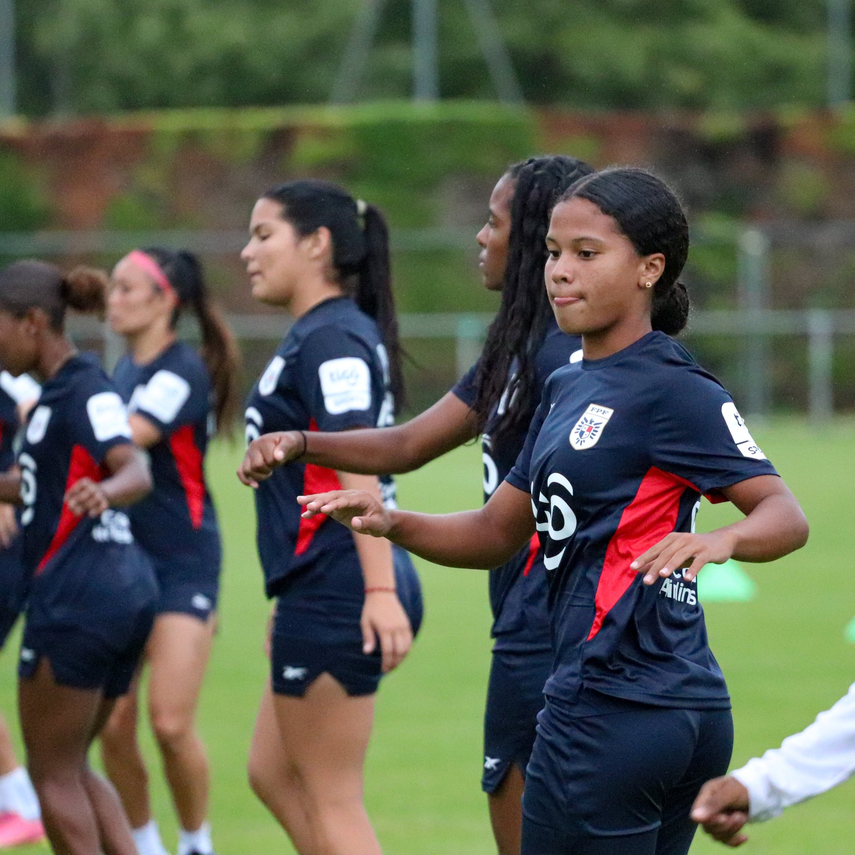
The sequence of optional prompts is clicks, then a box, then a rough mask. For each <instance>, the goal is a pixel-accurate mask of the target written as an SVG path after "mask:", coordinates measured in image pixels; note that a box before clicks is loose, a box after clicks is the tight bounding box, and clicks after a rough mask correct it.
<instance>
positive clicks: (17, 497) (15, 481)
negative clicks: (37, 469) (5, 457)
mask: <svg viewBox="0 0 855 855" xmlns="http://www.w3.org/2000/svg"><path fill="white" fill-rule="evenodd" d="M0 502H7V503H8V504H10V505H20V504H21V475H20V473H19V472H18V471H17V470H14V469H10V470H9V471H8V472H3V473H0Z"/></svg>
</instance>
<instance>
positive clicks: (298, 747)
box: [273, 674, 381, 855]
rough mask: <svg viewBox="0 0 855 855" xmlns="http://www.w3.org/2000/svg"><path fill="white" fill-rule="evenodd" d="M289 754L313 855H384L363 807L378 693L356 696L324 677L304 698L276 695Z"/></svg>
mask: <svg viewBox="0 0 855 855" xmlns="http://www.w3.org/2000/svg"><path fill="white" fill-rule="evenodd" d="M273 702H274V707H275V710H276V720H277V722H278V723H279V734H280V737H281V740H282V746H283V748H284V751H285V756H286V757H287V758H288V760H289V762H290V763H291V764H293V766H294V767H295V768H296V770H297V775H298V777H299V781H300V782H301V784H302V788H303V792H304V794H305V804H306V806H307V810H308V816H309V823H310V825H311V827H312V830H313V835H314V838H315V843H316V851H315V852H313V853H312V855H381V852H380V844H379V843H378V841H377V837H376V835H375V834H374V829H373V828H372V827H371V822H370V821H369V819H368V815H367V813H366V812H365V807H364V805H363V803H362V796H363V770H364V765H365V753H366V751H367V749H368V740H369V738H370V736H371V727H372V724H373V722H374V695H365V696H359V697H350V696H348V694H347V693H346V692H345V690H344V689H343V688H342V686H341V685H340V684H339V683H338V682H337V681H336V680H334V679H333V678H332V677H331V676H330V675H329V674H322V675H321V676H320V677H319V678H318V679H317V680H315V682H314V683H312V685H311V686H310V687H309V689H308V691H307V692H306V694H305V696H304V697H302V698H292V697H288V696H286V695H274V698H273Z"/></svg>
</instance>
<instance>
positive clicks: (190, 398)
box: [132, 365, 211, 437]
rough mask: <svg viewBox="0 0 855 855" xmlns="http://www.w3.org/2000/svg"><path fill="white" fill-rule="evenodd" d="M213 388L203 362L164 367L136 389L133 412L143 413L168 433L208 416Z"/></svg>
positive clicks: (198, 421)
mask: <svg viewBox="0 0 855 855" xmlns="http://www.w3.org/2000/svg"><path fill="white" fill-rule="evenodd" d="M210 388H211V385H210V381H209V379H208V375H207V372H206V371H205V370H204V369H203V368H202V366H201V365H200V366H198V367H197V366H188V365H182V366H174V367H173V368H168V369H167V368H161V369H160V370H159V371H156V372H155V373H154V374H153V375H152V376H151V379H150V380H149V381H148V383H146V384H145V386H143V387H142V388H141V389H140V390H139V391H138V392H137V393H135V395H134V398H133V402H132V403H133V407H132V412H134V413H137V414H139V415H141V416H144V417H145V418H146V419H148V421H150V422H151V423H152V424H153V425H154V426H155V427H156V428H157V429H158V430H159V431H160V432H161V434H163V436H164V437H166V436H169V435H170V434H171V433H173V431H176V430H178V428H180V427H182V426H183V425H188V424H190V425H195V424H199V423H200V422H204V421H205V420H206V419H207V417H208V412H209V410H210V400H209V399H210Z"/></svg>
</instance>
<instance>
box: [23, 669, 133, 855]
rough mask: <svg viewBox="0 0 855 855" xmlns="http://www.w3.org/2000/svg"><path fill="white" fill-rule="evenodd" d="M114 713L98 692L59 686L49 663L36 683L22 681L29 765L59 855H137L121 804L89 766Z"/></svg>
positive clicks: (24, 730) (45, 819) (51, 839)
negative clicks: (90, 751)
mask: <svg viewBox="0 0 855 855" xmlns="http://www.w3.org/2000/svg"><path fill="white" fill-rule="evenodd" d="M111 707H112V702H109V701H105V700H104V698H103V697H102V695H101V693H100V692H99V691H90V690H83V689H72V688H69V687H67V686H59V685H57V683H56V682H55V681H54V679H53V674H52V673H51V670H50V665H49V663H48V661H47V659H45V658H43V659H42V661H41V662H40V663H39V667H38V669H37V670H36V673H35V675H34V676H33V677H31V678H29V679H26V680H21V681H19V685H18V709H19V712H20V716H21V728H22V731H23V734H24V743H25V745H26V748H27V763H28V766H29V770H30V777H31V778H32V780H33V784H34V785H35V788H36V792H37V793H38V795H39V801H40V802H41V805H42V820H43V822H44V825H45V830H46V832H47V835H48V838H49V839H50V843H51V847H52V849H53V851H54V853H55V855H100V853H101V852H106V853H108V855H135V853H136V847H135V846H134V842H133V838H132V837H131V831H130V827H129V826H128V823H127V819H126V818H125V814H124V811H123V810H122V806H121V804H120V803H119V800H118V798H117V797H116V796H115V793H114V792H113V790H112V788H110V787H108V786H107V785H106V784H105V783H104V782H101V784H102V786H99V784H98V783H97V780H98V779H97V778H96V776H95V775H94V773H93V772H92V771H91V770H90V769H89V767H88V765H87V761H86V756H87V752H88V749H89V746H90V744H91V742H92V740H93V739H94V738H95V735H96V734H97V732H98V729H99V727H100V726H101V725H102V724H103V722H104V721H105V720H106V717H107V715H108V714H109V712H110V709H111ZM93 780H94V781H95V783H93ZM93 787H94V788H95V789H94V792H95V793H96V797H95V798H94V799H93V797H92V793H93V789H92V788H93ZM102 835H103V838H102Z"/></svg>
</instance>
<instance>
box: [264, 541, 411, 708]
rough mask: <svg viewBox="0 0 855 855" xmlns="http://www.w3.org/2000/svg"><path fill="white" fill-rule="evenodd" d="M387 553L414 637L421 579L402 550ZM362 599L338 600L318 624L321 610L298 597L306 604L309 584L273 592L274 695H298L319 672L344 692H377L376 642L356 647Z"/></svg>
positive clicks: (378, 663)
mask: <svg viewBox="0 0 855 855" xmlns="http://www.w3.org/2000/svg"><path fill="white" fill-rule="evenodd" d="M393 557H394V561H395V582H396V586H397V590H398V597H399V599H400V600H401V605H402V606H403V607H404V611H405V612H406V613H407V617H409V619H410V625H411V626H412V629H413V635H414V636H415V634H416V633H417V632H418V631H419V627H420V626H421V622H422V616H423V611H424V607H423V603H422V593H421V584H420V582H419V577H418V574H417V573H416V569H415V567H414V566H413V562H412V559H411V558H410V556H409V555H408V554H407V553H406V552H405V551H404V550H402V549H400V548H399V547H393ZM359 573H360V578H361V571H359ZM363 587H364V586H363ZM360 591H361V588H360ZM296 594H299V596H296ZM363 599H364V597H362V599H359V600H353V602H347V601H338V603H337V605H336V606H335V608H336V609H337V610H338V614H336V615H330V618H331V621H330V623H329V625H327V626H323V627H321V626H318V625H316V624H317V623H318V622H320V621H322V620H323V616H322V615H320V614H319V613H318V612H312V611H311V610H306V611H303V610H301V608H300V603H301V601H303V602H305V603H306V604H308V605H311V604H312V598H311V587H310V586H302V585H301V586H294V587H291V588H290V589H289V591H288V592H287V593H286V594H283V595H282V596H280V597H279V599H278V601H277V603H276V613H275V615H274V618H273V634H272V638H271V651H270V668H271V683H272V686H273V691H274V693H275V694H277V695H290V696H292V697H302V696H303V695H304V694H305V693H306V690H307V689H308V688H309V686H310V685H311V684H312V683H313V682H314V681H315V680H316V679H317V678H318V677H319V676H320V675H321V674H323V673H327V674H330V675H331V676H332V677H334V678H335V679H336V681H338V682H339V683H340V684H341V685H342V686H343V687H344V690H345V691H346V692H347V694H348V695H373V694H374V693H375V692H376V691H377V687H378V685H379V683H380V678H381V676H382V671H381V665H382V662H381V654H380V650H379V646H378V648H377V649H376V650H375V651H374V653H371V654H365V653H363V652H362V630H361V629H360V625H359V620H360V617H361V613H362V600H363ZM317 602H318V600H315V601H314V604H315V605H316V604H317ZM345 619H346V622H343V621H344V620H345ZM298 632H299V634H297V633H298Z"/></svg>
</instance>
